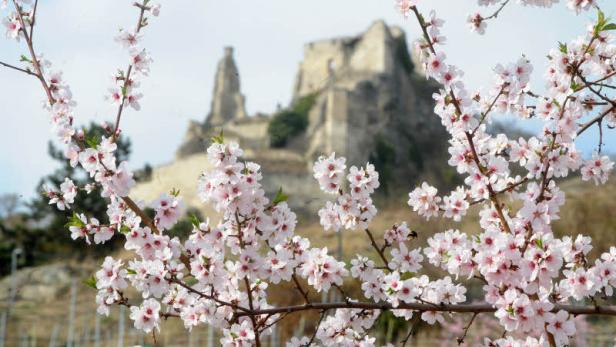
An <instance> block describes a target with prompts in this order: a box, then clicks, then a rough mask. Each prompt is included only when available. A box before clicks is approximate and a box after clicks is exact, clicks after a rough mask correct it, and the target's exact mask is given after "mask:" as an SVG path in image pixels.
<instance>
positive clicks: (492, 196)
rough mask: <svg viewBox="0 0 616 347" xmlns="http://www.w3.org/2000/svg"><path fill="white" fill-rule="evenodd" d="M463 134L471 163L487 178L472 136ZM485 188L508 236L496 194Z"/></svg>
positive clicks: (488, 186) (490, 188)
mask: <svg viewBox="0 0 616 347" xmlns="http://www.w3.org/2000/svg"><path fill="white" fill-rule="evenodd" d="M451 94H452V95H453V90H452V91H451ZM454 105H456V108H458V110H459V106H457V102H456V101H455V99H454ZM458 112H459V111H458ZM465 134H466V140H467V141H468V144H469V146H470V147H471V153H472V154H473V161H474V162H475V165H477V169H478V170H479V172H481V174H482V175H484V176H486V177H487V175H485V174H484V173H483V169H482V165H481V162H480V161H479V155H478V154H477V150H476V149H475V143H474V142H473V135H472V134H471V133H469V132H466V133H465ZM486 187H487V188H488V194H489V198H490V201H492V205H494V209H495V210H496V213H497V214H498V219H500V222H501V224H502V226H503V229H504V230H505V232H507V233H508V234H511V228H510V227H509V223H507V219H505V214H504V213H503V208H502V206H501V204H500V201H498V196H497V194H496V192H495V191H494V188H492V184H491V183H490V182H489V181H488V183H487V184H486Z"/></svg>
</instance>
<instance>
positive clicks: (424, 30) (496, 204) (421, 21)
mask: <svg viewBox="0 0 616 347" xmlns="http://www.w3.org/2000/svg"><path fill="white" fill-rule="evenodd" d="M411 10H412V11H413V13H414V14H415V17H416V18H417V21H418V22H419V25H420V27H421V31H422V33H423V35H424V38H425V39H426V41H427V42H428V45H429V47H430V51H431V52H432V54H434V55H436V50H435V49H434V45H433V44H432V39H431V38H430V34H428V29H427V26H426V23H425V22H424V19H423V16H422V15H421V14H420V13H419V10H417V6H412V7H411ZM449 94H450V96H451V98H452V103H453V105H454V107H455V109H456V112H457V113H458V115H462V110H461V109H460V105H459V103H458V100H457V99H456V95H455V93H454V91H453V89H452V88H449ZM466 138H467V140H468V142H469V145H470V147H471V151H472V153H473V160H474V161H475V164H476V165H477V168H478V169H479V172H481V173H482V174H484V172H483V169H482V166H481V163H480V162H479V156H478V155H477V151H476V149H475V145H474V143H473V134H471V133H469V132H466ZM484 175H485V174H484ZM486 186H487V188H488V193H489V194H490V200H491V201H492V204H493V205H494V208H495V209H496V211H497V213H498V217H499V219H500V221H501V224H502V225H503V228H504V230H505V231H506V232H507V233H511V228H510V227H509V224H508V223H507V220H506V219H505V215H504V213H503V209H502V207H501V205H500V202H499V201H498V197H497V196H496V193H495V192H494V188H492V184H491V183H490V182H489V181H488V183H487V184H486Z"/></svg>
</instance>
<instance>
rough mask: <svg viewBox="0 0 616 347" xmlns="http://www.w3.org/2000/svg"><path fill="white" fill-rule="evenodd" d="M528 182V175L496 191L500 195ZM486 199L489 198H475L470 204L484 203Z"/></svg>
mask: <svg viewBox="0 0 616 347" xmlns="http://www.w3.org/2000/svg"><path fill="white" fill-rule="evenodd" d="M526 182H528V177H524V179H522V180H520V181H519V182H516V183H513V184H510V185H508V186H507V187H506V188H503V189H501V190H498V191H496V192H495V193H496V194H497V195H500V194H502V193H505V192H512V191H513V189H515V188H517V187H518V186H521V185H522V184H524V183H526ZM486 200H488V199H477V200H473V201H471V202H470V203H469V205H471V206H472V205H477V204H480V203H482V202H484V201H486Z"/></svg>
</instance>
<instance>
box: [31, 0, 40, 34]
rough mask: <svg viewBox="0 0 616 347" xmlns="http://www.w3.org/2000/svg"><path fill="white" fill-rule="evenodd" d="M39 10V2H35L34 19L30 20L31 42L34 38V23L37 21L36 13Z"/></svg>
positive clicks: (36, 0)
mask: <svg viewBox="0 0 616 347" xmlns="http://www.w3.org/2000/svg"><path fill="white" fill-rule="evenodd" d="M37 10H38V0H35V1H34V7H33V8H32V17H31V18H30V40H33V37H34V22H35V21H36V11H37Z"/></svg>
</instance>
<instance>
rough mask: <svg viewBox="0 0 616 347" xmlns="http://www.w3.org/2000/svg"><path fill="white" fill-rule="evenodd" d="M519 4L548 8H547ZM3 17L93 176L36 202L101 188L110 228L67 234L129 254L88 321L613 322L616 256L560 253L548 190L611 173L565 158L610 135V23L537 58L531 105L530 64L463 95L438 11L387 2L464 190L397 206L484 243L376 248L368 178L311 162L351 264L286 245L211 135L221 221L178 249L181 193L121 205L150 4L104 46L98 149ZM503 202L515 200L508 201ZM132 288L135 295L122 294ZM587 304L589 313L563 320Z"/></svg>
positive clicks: (248, 333)
mask: <svg viewBox="0 0 616 347" xmlns="http://www.w3.org/2000/svg"><path fill="white" fill-rule="evenodd" d="M519 2H520V3H521V4H523V5H533V6H543V7H549V6H551V5H552V4H553V3H555V2H557V1H550V0H538V1H531V0H522V1H519ZM12 3H13V5H14V7H15V12H11V13H9V14H8V16H7V17H6V18H5V19H4V20H3V23H4V24H5V26H6V28H7V36H8V37H9V38H11V39H18V40H19V39H23V41H25V42H26V44H27V45H28V48H29V51H31V58H30V59H28V58H26V59H25V61H24V63H25V64H26V68H24V69H21V68H16V67H13V68H15V69H17V70H19V71H22V72H26V73H28V74H34V75H35V76H37V78H38V79H39V81H40V82H41V85H42V86H43V89H44V90H45V92H46V96H47V100H46V103H45V108H46V110H48V111H49V113H50V116H51V123H52V128H53V131H54V133H55V134H56V136H57V139H58V140H59V141H61V142H62V143H64V144H65V154H66V157H67V160H69V162H70V163H71V165H72V166H73V167H77V166H79V167H81V168H82V169H83V170H84V172H85V173H86V174H87V175H88V176H89V177H90V178H91V179H92V183H90V184H88V185H87V186H84V187H77V186H76V185H75V184H74V183H73V182H72V181H70V180H69V179H67V180H65V181H64V182H63V183H62V184H61V185H60V187H59V190H56V189H54V188H46V194H47V196H48V197H49V199H50V201H49V202H50V204H54V205H56V206H57V207H58V209H60V210H67V209H70V208H71V205H72V204H73V203H74V198H75V196H76V194H77V191H78V190H79V189H84V190H86V191H88V192H89V191H91V190H92V189H93V186H94V185H96V186H100V188H101V195H102V197H104V198H106V199H107V202H108V209H107V215H108V223H107V224H103V223H101V222H100V221H99V220H97V219H95V218H90V217H88V216H87V211H75V212H74V213H73V215H72V217H71V218H70V219H69V223H68V227H69V231H70V233H71V236H72V238H73V239H76V240H77V239H79V240H81V239H83V241H84V242H85V243H86V244H90V243H91V240H92V239H93V240H94V243H95V244H99V243H104V242H106V241H108V240H110V239H111V238H113V237H118V238H124V239H125V243H124V248H125V249H126V250H128V251H130V252H131V254H132V255H131V256H130V259H128V260H119V259H114V258H112V257H106V258H105V260H104V262H103V264H102V266H101V269H100V270H99V271H97V272H96V274H95V276H94V277H93V278H91V279H90V280H88V284H90V285H91V286H92V287H94V288H96V289H97V295H96V302H97V305H98V309H97V310H98V312H99V313H100V314H104V315H108V314H109V312H110V308H111V307H112V305H125V306H129V307H130V312H131V313H130V318H131V320H132V321H133V324H134V327H135V328H136V329H140V330H142V331H144V332H147V333H150V332H152V333H155V332H158V331H160V330H161V322H163V321H164V319H167V318H178V319H180V320H181V321H182V322H183V324H184V326H185V328H186V329H188V330H192V329H197V328H200V327H203V326H204V325H210V326H213V327H215V328H218V329H220V330H221V331H222V338H221V339H220V344H221V345H222V346H260V345H261V341H262V339H263V337H265V336H268V335H270V334H272V332H273V329H272V327H273V326H274V325H275V324H277V323H278V321H279V320H280V319H283V318H284V317H285V316H286V315H287V314H291V313H294V312H303V311H309V310H312V311H315V310H316V311H318V312H320V319H319V321H318V323H317V326H316V329H315V331H314V334H313V335H312V336H311V337H309V336H301V337H294V338H293V339H291V340H290V341H288V342H287V346H290V347H300V346H301V347H307V346H318V345H321V346H364V347H369V346H376V339H375V338H374V337H371V336H370V335H369V333H370V331H371V329H373V328H374V326H375V323H376V321H377V320H378V319H379V317H380V316H381V314H382V313H383V312H385V311H388V310H389V311H391V312H392V313H393V314H394V315H395V316H396V317H401V318H402V319H405V320H409V321H411V320H412V322H417V321H418V320H422V321H424V322H426V323H428V324H431V325H432V324H436V323H440V324H442V323H443V322H444V321H445V317H446V316H448V315H450V314H455V313H473V314H474V315H477V314H493V315H494V316H495V317H496V319H498V322H499V324H500V325H501V326H502V328H503V329H504V330H505V334H504V335H503V336H502V338H500V339H497V340H494V341H492V340H489V339H486V341H485V344H486V345H487V346H548V345H551V346H554V345H559V346H562V345H567V344H569V340H570V338H571V337H572V336H573V335H574V334H575V333H576V331H575V325H574V323H573V316H574V315H576V314H593V313H605V314H613V312H616V310H614V309H613V308H610V307H607V308H606V307H605V306H601V305H599V304H598V303H597V301H598V300H600V299H601V297H603V296H611V295H613V294H614V288H615V287H616V247H612V248H611V249H610V251H609V252H606V253H603V254H601V255H600V257H599V258H598V259H594V261H593V259H590V256H589V254H590V251H591V249H592V245H591V239H590V238H589V237H586V236H582V235H578V236H576V237H571V236H565V237H562V238H558V237H556V236H555V235H554V233H553V231H552V224H553V221H555V220H558V219H559V213H560V208H561V207H562V206H563V204H564V203H565V194H564V192H563V191H562V190H560V189H559V187H558V183H559V181H558V180H557V179H560V178H564V177H567V176H570V175H572V174H574V173H576V172H578V171H579V172H580V174H581V177H582V179H583V180H593V181H594V183H595V184H604V183H605V182H606V181H607V179H608V177H609V175H610V173H611V171H612V169H613V167H614V164H613V162H612V161H611V160H610V159H609V157H607V156H605V155H601V154H600V150H601V139H599V142H600V145H599V150H598V151H597V152H596V153H595V154H594V155H593V156H592V158H589V159H587V160H584V159H583V154H582V153H581V152H580V151H579V150H578V149H577V148H576V145H575V140H576V138H577V137H578V136H581V135H582V134H583V133H584V132H585V131H586V130H587V129H588V128H589V127H591V126H595V125H598V126H599V127H600V128H601V127H602V124H603V123H602V121H603V120H604V119H605V120H606V122H607V124H608V125H610V124H613V123H614V117H615V116H614V114H616V111H615V110H616V101H614V99H613V96H612V95H611V94H610V93H609V90H608V91H607V92H606V91H605V89H613V88H605V89H604V88H603V87H604V86H611V85H610V83H611V82H613V81H612V79H613V77H614V76H615V75H616V44H615V43H614V37H613V36H612V35H611V34H610V33H609V31H610V30H613V29H616V25H614V24H613V23H609V20H608V19H606V18H605V16H604V15H603V13H602V12H600V11H599V16H598V18H597V22H596V23H594V24H593V25H591V26H589V28H588V30H587V32H586V34H585V35H583V36H581V37H579V38H577V39H576V40H573V41H571V42H568V43H561V44H560V45H559V46H558V48H555V49H554V50H552V51H550V53H549V55H548V59H549V64H548V68H547V71H546V73H545V79H546V84H545V90H546V91H545V93H544V95H540V94H539V93H537V92H536V91H533V90H531V86H530V84H529V81H530V74H531V73H532V72H533V66H532V65H531V63H530V62H529V61H528V59H526V58H525V57H524V56H522V57H520V58H518V59H517V60H515V61H513V62H511V63H509V64H505V65H500V64H499V65H497V66H496V67H495V68H494V70H493V71H494V82H493V83H492V85H491V86H490V88H489V89H488V90H487V91H483V90H480V91H470V90H468V89H467V87H466V86H465V84H464V81H463V79H462V77H463V76H464V74H463V72H462V71H461V70H460V69H459V68H457V67H456V66H454V65H451V64H450V63H449V62H448V60H447V57H446V55H445V54H444V53H443V52H440V51H439V50H438V49H439V48H440V46H441V45H442V44H444V43H445V42H446V38H445V37H444V36H443V35H442V34H441V31H440V30H441V27H442V26H443V25H444V21H443V20H441V19H439V18H438V17H437V16H436V13H435V12H431V13H430V15H429V16H427V17H424V16H423V15H422V14H421V13H420V12H419V10H418V9H417V7H416V6H417V1H413V0H406V1H403V0H398V1H396V6H397V7H398V9H399V10H400V11H401V12H402V13H403V14H404V15H405V16H411V15H414V16H415V17H416V18H417V20H418V23H419V25H420V26H421V29H422V32H423V34H424V37H423V38H422V39H420V40H418V41H417V42H416V44H415V49H416V50H417V52H418V53H419V57H420V60H421V63H422V64H423V65H424V67H425V71H426V77H427V78H432V79H434V80H436V81H437V82H439V83H440V84H441V89H440V91H439V92H437V93H435V94H434V95H433V97H434V100H435V107H434V112H435V113H436V115H438V116H439V117H440V119H441V122H442V124H443V126H444V127H445V129H446V130H447V131H448V132H449V134H450V137H451V138H450V140H449V154H450V159H449V161H448V163H449V165H451V166H452V167H455V168H456V170H457V172H458V173H459V174H460V175H462V176H463V177H464V184H463V185H460V186H458V187H456V188H455V189H454V190H453V191H452V192H450V193H448V194H446V195H443V196H439V195H438V190H437V189H436V188H435V187H432V186H430V185H429V184H428V183H425V182H424V183H422V184H421V185H420V186H419V187H418V188H416V189H414V190H413V191H412V192H411V193H410V194H409V200H408V205H409V206H410V207H411V208H412V210H413V211H414V212H416V213H417V214H418V215H420V216H423V217H425V218H426V219H431V218H440V217H444V218H449V219H451V220H452V221H453V222H460V221H462V220H463V219H464V218H465V217H466V216H467V215H468V214H469V213H470V212H471V211H473V210H472V209H471V206H476V208H477V211H478V215H479V225H480V230H479V231H476V232H475V233H473V234H467V233H465V232H462V231H460V230H458V229H449V230H446V231H443V232H440V233H436V234H434V235H431V236H430V238H429V239H428V241H427V245H426V246H425V247H421V246H418V245H415V238H416V236H417V233H416V232H415V231H412V230H411V228H409V226H408V224H407V223H406V222H399V223H395V224H393V225H392V226H391V227H390V228H388V229H387V230H385V231H384V232H383V235H382V237H375V236H374V234H373V233H372V232H371V231H370V229H369V226H370V222H371V220H372V219H373V218H374V217H375V215H376V213H377V209H376V207H375V206H374V202H373V200H372V195H373V194H374V193H375V192H376V190H377V189H378V187H379V175H378V172H376V170H375V168H374V166H373V165H372V164H370V163H367V164H366V165H365V166H361V167H358V166H353V165H351V166H350V168H349V170H348V171H347V161H346V159H345V158H344V157H340V156H338V157H336V155H335V154H331V155H329V156H322V157H320V158H318V160H317V161H316V162H315V163H314V165H313V174H314V178H315V179H316V182H315V185H316V184H318V185H319V186H320V188H321V190H323V192H325V193H327V194H330V195H334V196H336V199H335V200H333V201H326V202H325V204H324V207H323V208H322V209H321V210H320V211H319V212H318V215H319V217H320V223H321V225H322V226H323V228H324V229H325V230H333V231H338V232H340V231H341V230H342V229H350V230H358V229H363V230H364V231H365V234H366V236H367V242H369V243H370V245H371V246H372V248H373V252H372V254H371V257H368V256H367V255H362V254H357V255H356V256H355V257H354V258H353V259H352V260H351V261H350V264H346V263H345V262H344V261H342V259H336V258H335V257H333V256H332V255H330V254H329V252H328V249H327V248H318V247H312V246H311V243H310V241H309V240H308V239H307V238H304V237H302V236H299V235H297V234H296V233H295V229H296V226H297V216H296V214H295V213H294V212H293V211H292V210H291V208H290V207H289V205H288V204H287V202H286V200H287V196H286V195H285V194H284V193H283V191H282V189H281V190H280V191H279V192H278V194H276V196H274V197H268V196H267V194H266V192H265V190H264V188H263V186H262V183H261V181H262V179H263V175H262V172H261V167H260V166H259V164H257V163H254V162H250V161H246V160H244V159H243V158H242V156H243V150H242V149H241V148H240V146H239V145H238V144H237V143H233V142H231V143H226V142H225V141H224V137H223V135H222V133H221V134H220V135H219V136H215V137H213V139H212V143H211V145H210V146H209V147H208V148H207V158H208V161H209V163H210V169H209V170H207V171H204V172H203V174H202V175H201V177H200V178H199V182H198V188H197V189H198V195H199V197H200V199H201V200H202V202H203V203H206V204H209V205H211V206H212V207H213V208H214V209H215V210H216V211H217V212H219V214H220V220H217V221H216V222H214V218H212V219H211V220H210V219H206V220H205V221H200V220H197V219H196V218H193V220H192V222H193V229H192V231H191V232H190V235H189V236H188V237H187V238H186V239H180V238H179V237H177V236H171V235H170V234H169V232H168V231H169V229H171V228H172V227H173V226H174V225H175V224H176V223H177V221H178V220H179V218H181V216H182V215H183V214H184V213H185V207H184V203H183V202H182V200H181V198H180V196H179V192H178V191H177V190H175V189H174V190H172V191H171V192H169V193H168V194H167V193H162V194H161V195H160V196H159V198H157V199H155V200H154V201H152V202H149V203H146V202H143V201H133V200H132V199H131V198H130V197H129V196H128V195H129V192H130V189H131V188H132V187H133V186H134V184H135V181H134V179H133V173H132V172H131V171H130V169H129V168H128V164H127V163H126V162H120V163H118V160H117V159H116V157H115V151H116V148H117V146H116V144H115V141H116V138H117V136H119V134H120V126H119V125H120V121H121V116H122V114H123V110H124V107H125V106H131V107H132V108H134V109H135V110H138V109H139V108H140V105H139V100H140V99H141V97H142V95H141V94H140V93H139V92H138V91H137V87H138V86H139V82H140V81H139V79H140V78H141V77H143V76H147V74H148V72H149V64H150V62H151V58H150V57H149V55H148V54H147V52H146V51H145V50H144V49H143V48H140V47H138V46H139V43H140V41H141V39H142V32H141V29H143V28H144V27H145V26H147V25H148V20H147V19H148V18H149V17H148V16H150V15H151V16H157V15H158V14H159V11H160V6H159V5H155V4H151V3H150V1H149V0H142V1H141V2H137V3H135V4H134V6H135V7H136V8H138V9H139V20H138V24H137V27H136V29H135V30H126V29H124V30H121V31H120V32H119V34H118V36H117V38H116V41H117V42H119V43H120V44H121V45H122V46H123V47H125V48H126V49H127V52H128V55H129V66H128V68H127V69H126V70H120V71H119V72H118V73H117V74H115V75H114V77H113V84H114V85H113V87H112V88H111V89H110V92H109V99H110V100H111V101H112V102H113V104H114V105H115V106H116V107H117V116H116V120H115V126H114V127H113V128H111V127H109V129H110V131H108V134H106V135H104V136H101V137H95V136H92V135H90V134H86V133H84V132H83V131H82V130H79V129H78V128H76V127H75V126H74V124H73V119H74V118H73V117H74V114H75V106H76V103H75V101H74V100H73V99H72V93H71V91H70V88H69V87H68V85H67V84H66V83H65V82H64V81H63V79H62V74H61V72H55V71H53V72H52V71H51V70H50V66H51V64H50V63H48V62H46V61H44V60H42V59H41V58H40V56H37V55H36V53H35V50H34V46H33V43H32V37H31V35H30V34H31V32H32V27H33V25H34V18H35V16H36V6H33V5H31V4H30V2H28V1H20V0H14V1H13V2H12ZM479 3H480V5H497V4H500V5H501V7H500V9H502V8H503V7H504V6H505V5H506V4H507V3H508V1H507V0H505V1H498V0H480V1H479ZM569 5H570V7H572V8H573V9H574V10H576V11H581V10H586V9H588V8H589V7H591V6H593V5H595V4H594V2H593V1H589V0H586V1H570V3H569ZM499 11H500V10H499ZM477 22H478V23H479V29H481V25H483V17H480V16H479V17H477V16H475V24H474V25H476V24H477ZM479 29H477V28H476V29H475V30H479ZM483 29H485V27H483ZM483 29H481V30H483ZM494 113H498V114H512V115H516V116H518V117H520V118H521V119H528V118H537V119H540V120H542V121H543V122H544V127H543V129H542V131H541V132H540V133H539V134H538V135H536V136H532V137H530V138H528V139H526V138H518V139H510V138H509V137H508V136H507V135H505V134H498V135H491V134H490V133H489V132H488V131H487V128H488V127H487V126H488V125H489V124H490V123H491V122H492V121H493V115H494ZM601 130H602V128H601ZM512 172H519V173H520V174H519V175H514V174H512ZM505 199H508V201H511V202H517V203H514V204H505V203H504V200H505ZM145 206H149V207H151V208H153V210H154V217H153V218H150V217H149V216H148V214H146V213H145V212H144V211H143V209H144V208H145ZM357 236H358V235H357V234H354V235H353V237H357ZM424 265H429V266H432V267H435V268H439V269H441V270H443V271H445V272H447V274H448V275H446V276H444V277H443V278H437V279H431V278H430V277H428V276H427V275H425V274H422V273H421V271H422V270H423V269H424ZM463 280H464V281H466V280H468V281H479V282H478V283H480V284H481V287H482V290H483V293H482V294H483V295H482V296H483V298H484V302H483V303H481V304H473V303H468V302H467V301H468V299H469V298H468V297H467V292H468V290H467V288H466V287H465V286H464V285H463V284H462V281H463ZM283 282H286V283H287V284H288V285H291V286H292V287H293V290H294V292H297V293H299V294H300V295H301V297H302V300H303V302H304V303H303V304H301V305H292V306H287V307H277V306H275V305H274V302H273V301H274V300H275V299H276V298H271V297H269V296H268V290H269V289H270V288H271V287H272V286H276V285H279V284H280V283H283ZM351 284H352V285H355V286H356V288H360V289H361V294H360V295H358V297H351V296H349V295H347V292H346V291H345V290H344V287H345V286H348V285H351ZM129 286H130V287H131V288H132V289H134V290H135V291H136V292H137V294H138V295H137V296H136V297H134V298H132V297H131V298H129V297H128V296H127V292H128V288H129ZM329 291H336V292H337V293H338V294H340V295H341V296H342V300H341V301H339V302H328V303H323V302H317V301H315V299H314V298H315V297H316V296H318V295H315V294H316V293H327V292H329ZM584 301H592V302H593V303H595V306H594V307H590V308H589V307H587V306H583V305H572V304H573V303H576V302H578V303H579V302H584ZM473 318H474V317H473ZM471 323H472V320H471ZM413 325H415V323H413ZM469 326H470V324H469ZM466 330H468V328H467V329H466ZM464 335H466V332H465V334H464ZM409 336H410V335H409ZM521 336H523V338H522V339H520V337H521ZM462 339H463V337H462ZM388 346H391V344H388Z"/></svg>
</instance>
